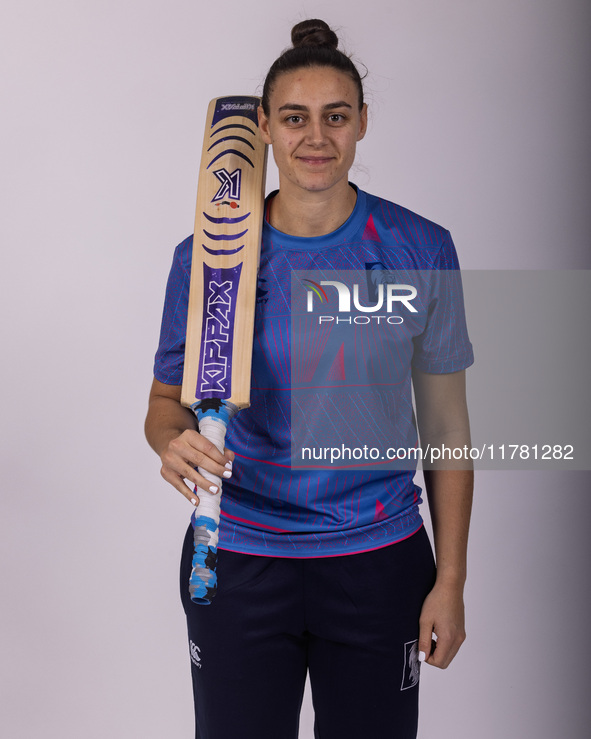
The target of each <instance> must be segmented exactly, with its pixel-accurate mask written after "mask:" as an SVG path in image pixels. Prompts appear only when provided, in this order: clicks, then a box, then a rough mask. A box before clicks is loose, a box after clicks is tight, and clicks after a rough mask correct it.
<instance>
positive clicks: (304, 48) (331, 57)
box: [146, 20, 472, 739]
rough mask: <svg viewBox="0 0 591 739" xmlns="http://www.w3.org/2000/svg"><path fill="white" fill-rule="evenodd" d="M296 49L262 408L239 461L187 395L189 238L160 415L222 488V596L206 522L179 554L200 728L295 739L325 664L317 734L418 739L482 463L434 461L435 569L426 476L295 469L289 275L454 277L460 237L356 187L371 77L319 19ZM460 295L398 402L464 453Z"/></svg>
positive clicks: (254, 409)
mask: <svg viewBox="0 0 591 739" xmlns="http://www.w3.org/2000/svg"><path fill="white" fill-rule="evenodd" d="M292 42H293V48H292V49H289V50H288V51H287V52H285V53H284V54H282V55H281V56H280V57H279V59H278V60H277V61H276V62H275V63H274V64H273V66H272V67H271V69H270V71H269V74H268V76H267V79H266V81H265V85H264V90H263V98H262V104H261V108H260V110H259V125H260V130H261V133H262V136H263V138H264V140H265V142H266V143H268V144H270V145H271V146H272V148H273V155H274V157H275V161H276V163H277V167H278V169H279V183H280V187H279V191H278V192H276V193H273V194H271V195H270V196H269V198H268V199H267V207H266V218H265V224H264V229H263V242H262V249H261V268H260V278H259V279H260V280H261V285H264V288H265V290H266V291H267V294H266V295H265V300H262V301H261V302H260V304H259V305H258V306H257V319H256V327H255V345H254V346H255V349H254V357H253V389H252V395H251V407H250V408H249V409H247V410H245V411H242V412H241V413H240V414H238V416H237V417H236V418H235V419H233V421H232V423H231V426H230V428H229V430H228V435H227V445H228V448H227V449H226V450H225V453H224V454H223V455H222V454H221V453H219V452H218V451H217V450H216V449H215V448H214V447H213V445H212V444H211V443H209V442H208V441H207V440H205V439H204V438H203V437H202V436H200V434H199V433H198V431H197V429H196V423H195V419H194V417H193V415H192V414H191V413H190V412H189V411H187V410H186V409H184V408H182V407H181V405H180V402H179V400H180V383H181V379H182V351H183V341H184V326H183V324H182V313H183V311H184V310H186V289H187V283H188V280H187V276H188V269H189V267H190V253H191V249H190V247H191V239H187V240H186V241H185V242H183V243H182V244H181V245H179V247H177V251H176V253H175V261H174V264H173V268H172V272H171V278H170V280H169V286H168V291H167V302H166V306H165V312H164V319H163V328H162V334H161V343H160V347H159V350H158V354H157V358H156V366H155V379H154V384H153V387H152V391H151V395H150V405H149V411H148V417H147V421H146V434H147V438H148V441H149V442H150V444H151V446H152V447H153V448H154V449H155V451H156V452H157V454H158V455H159V456H160V457H161V460H162V475H163V477H164V478H165V480H167V481H168V482H169V483H170V484H171V485H173V486H174V487H175V488H176V489H177V490H179V491H180V492H181V493H182V494H183V495H185V497H187V498H188V499H189V500H194V499H195V493H194V492H192V491H191V490H190V489H189V488H188V487H187V486H186V484H185V483H184V479H187V480H189V481H190V482H192V483H194V484H195V485H197V486H199V485H205V483H206V481H205V480H204V479H203V478H202V477H201V475H200V474H199V472H198V471H196V469H195V468H196V467H198V466H200V467H202V468H204V469H206V470H208V471H209V472H212V473H214V474H216V475H218V476H220V477H223V478H224V480H225V482H224V496H223V503H222V521H221V526H220V531H221V533H220V545H219V546H220V549H219V553H218V554H219V558H218V583H219V585H218V592H217V595H216V598H215V600H214V602H213V604H212V605H211V607H209V608H204V607H203V606H198V605H195V604H193V603H191V602H190V600H189V597H188V592H187V582H188V576H189V571H190V560H191V550H192V533H191V528H189V531H188V532H187V537H186V539H185V545H184V549H183V557H182V563H181V593H182V599H183V605H184V608H185V612H186V615H187V624H188V631H189V642H190V654H191V661H192V675H193V689H194V698H195V713H196V736H197V737H200V739H250V737H252V738H253V739H254V737H256V738H257V739H265V738H268V739H283V738H285V739H288V738H289V739H296V737H297V732H298V728H297V727H298V717H299V710H300V706H301V700H302V694H303V690H304V683H305V678H306V673H307V672H308V671H309V675H310V682H311V687H312V693H313V700H314V709H315V722H316V724H315V725H316V736H317V737H320V738H321V739H346V738H347V737H351V738H353V737H360V736H363V737H368V738H371V739H381V737H383V738H384V739H386V738H388V739H395V738H397V739H408V738H409V737H415V736H416V731H417V716H418V683H419V662H420V661H426V662H427V663H429V664H432V665H434V666H437V667H442V668H444V667H447V665H448V664H449V663H450V661H451V660H452V659H453V657H454V655H455V653H456V652H457V650H458V648H459V646H460V644H461V642H462V641H463V639H464V616H463V600H462V591H463V584H464V580H465V572H466V563H465V559H466V542H467V533H468V522H469V514H470V503H471V494H472V477H471V473H470V472H469V471H464V470H461V469H454V470H433V471H431V472H427V473H425V479H426V483H427V493H428V496H429V502H430V510H431V516H432V519H433V527H434V535H435V550H436V558H437V570H435V565H434V561H433V555H432V551H431V548H430V544H429V541H428V538H427V536H426V534H425V531H424V529H423V527H422V521H421V518H420V515H419V512H418V504H419V502H420V497H419V494H420V489H419V488H418V487H417V486H416V485H415V484H414V482H413V476H414V471H412V470H410V471H409V470H398V471H378V472H371V473H369V472H362V473H360V472H355V471H350V470H331V469H328V470H327V469H322V470H316V471H314V470H309V471H305V470H297V471H296V470H292V469H290V422H289V417H290V378H289V367H290V362H289V356H290V354H289V337H290V331H289V320H290V319H289V315H290V314H289V312H290V298H289V295H290V279H291V274H292V272H293V271H294V270H323V271H326V270H334V269H347V270H349V269H357V270H359V269H360V270H375V269H376V266H378V267H379V268H380V269H381V270H383V272H384V273H386V274H387V273H388V271H389V270H396V269H404V270H433V269H435V270H442V269H443V270H448V269H455V268H457V259H456V255H455V250H454V247H453V244H452V242H451V238H450V236H449V233H448V232H447V231H445V230H444V229H442V228H440V227H439V226H436V225H435V224H433V223H431V222H429V221H427V220H426V219H423V218H421V217H420V216H417V215H416V214H413V213H411V212H410V211H408V210H406V209H404V208H401V207H399V206H396V205H394V204H393V203H388V202H387V201H385V200H382V199H379V198H376V197H374V196H371V195H368V194H367V193H364V192H362V191H361V190H359V189H358V188H356V187H355V186H353V185H351V184H350V183H349V181H348V174H349V169H350V167H351V165H352V164H353V161H354V158H355V149H356V144H357V142H358V141H360V140H361V139H362V138H363V137H364V136H365V133H366V128H367V107H366V105H365V103H364V102H363V88H362V83H361V79H360V76H359V73H358V71H357V69H356V68H355V66H354V65H353V63H352V62H351V61H350V59H349V58H348V57H346V56H345V55H343V54H342V53H341V52H340V51H338V49H337V46H338V39H337V37H336V35H335V34H334V33H333V32H332V31H331V30H330V29H329V27H328V26H327V25H326V24H325V23H324V22H322V21H318V20H310V21H304V22H302V23H299V24H298V25H296V26H295V27H294V29H293V30H292ZM374 278H375V275H374ZM374 282H375V279H374ZM378 282H379V280H378ZM443 303H444V299H443V298H441V297H439V298H438V300H433V301H432V303H430V306H431V307H433V306H437V305H439V306H440V307H439V308H437V307H435V308H433V310H431V309H430V310H429V311H423V313H422V314H421V315H422V317H421V318H417V319H416V320H415V322H414V323H412V322H408V325H410V326H413V327H414V328H413V329H412V330H411V332H410V334H409V335H404V333H402V334H401V336H403V338H402V339H401V344H400V346H399V347H398V349H399V356H406V357H407V361H406V362H405V363H403V366H402V367H401V370H400V371H401V377H400V378H399V382H397V383H396V388H395V389H394V390H392V393H393V395H392V398H391V400H392V408H393V409H398V408H402V409H405V408H406V409H410V408H411V403H410V393H411V374H412V381H413V383H414V388H415V393H416V395H417V410H418V414H419V425H420V429H421V436H422V441H423V443H424V442H425V440H439V441H441V440H443V439H444V440H445V443H446V445H447V446H448V447H456V446H457V447H463V446H464V445H465V444H466V443H468V444H469V433H468V420H467V412H466V405H465V391H464V373H463V370H464V369H465V368H466V367H467V366H469V364H471V362H472V353H471V347H470V344H469V341H468V339H467V336H466V331H465V322H464V320H463V315H462V314H460V315H459V316H458V318H457V320H456V321H455V322H450V321H449V320H444V319H443V318H442V317H441V316H440V313H442V309H441V305H443ZM179 306H180V308H179ZM421 321H422V323H421ZM278 337H279V338H278ZM400 352H401V353H400ZM351 392H353V391H351ZM361 392H365V391H364V390H362V391H361ZM398 412H399V411H398V410H393V413H398ZM401 412H402V414H403V415H402V416H401V417H400V418H398V417H397V418H396V423H395V424H394V427H396V428H398V427H399V424H405V425H406V427H408V428H411V427H412V432H413V433H414V424H413V423H412V418H411V415H412V411H411V410H407V411H401ZM405 412H406V416H405V415H404V413H405ZM415 438H416V437H415ZM392 441H393V443H395V442H396V439H392ZM234 462H235V465H234V464H233V463H234ZM209 484H210V483H207V486H209ZM433 632H434V633H435V634H436V636H437V641H436V642H435V641H433V640H432V633H433Z"/></svg>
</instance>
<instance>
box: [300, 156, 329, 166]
mask: <svg viewBox="0 0 591 739" xmlns="http://www.w3.org/2000/svg"><path fill="white" fill-rule="evenodd" d="M298 159H299V160H300V162H303V163H304V164H309V165H311V166H312V167H314V166H320V165H322V164H328V163H329V162H330V161H332V157H298Z"/></svg>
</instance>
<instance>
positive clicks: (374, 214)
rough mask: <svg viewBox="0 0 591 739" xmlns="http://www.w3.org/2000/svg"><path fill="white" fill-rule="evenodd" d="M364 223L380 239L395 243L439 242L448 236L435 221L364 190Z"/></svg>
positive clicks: (447, 238)
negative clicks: (366, 222) (371, 228)
mask: <svg viewBox="0 0 591 739" xmlns="http://www.w3.org/2000/svg"><path fill="white" fill-rule="evenodd" d="M364 197H365V201H366V214H367V217H368V225H369V226H370V227H371V224H372V223H373V228H374V230H375V232H376V235H377V236H378V238H379V240H380V241H381V242H382V243H387V242H388V241H389V242H392V241H394V242H395V243H397V244H399V245H409V246H411V245H412V246H415V247H420V246H430V247H433V246H436V245H439V246H441V245H442V244H443V243H444V242H446V241H448V240H449V239H450V234H449V231H448V230H447V229H446V228H444V227H443V226H440V225H439V224H437V223H434V222H433V221H431V220H429V219H428V218H425V217H424V216H421V215H419V214H418V213H415V212H414V211H412V210H410V209H409V208H405V207H404V206H402V205H399V204H398V203H394V202H392V201H390V200H386V199H385V198H381V197H378V196H376V195H371V194H370V193H364Z"/></svg>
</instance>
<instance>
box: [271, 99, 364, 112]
mask: <svg viewBox="0 0 591 739" xmlns="http://www.w3.org/2000/svg"><path fill="white" fill-rule="evenodd" d="M335 108H350V109H351V110H352V109H353V106H352V105H350V104H349V103H347V102H345V101H344V100H339V101H338V102H336V103H327V104H326V105H324V106H323V107H322V110H334V109H335ZM282 110H302V111H306V110H308V107H307V106H306V105H299V104H298V103H286V104H285V105H282V106H281V107H280V108H278V111H277V112H278V113H281V111H282Z"/></svg>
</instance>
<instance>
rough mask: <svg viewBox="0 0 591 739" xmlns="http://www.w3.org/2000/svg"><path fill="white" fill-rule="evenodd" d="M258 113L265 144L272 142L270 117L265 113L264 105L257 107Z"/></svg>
mask: <svg viewBox="0 0 591 739" xmlns="http://www.w3.org/2000/svg"><path fill="white" fill-rule="evenodd" d="M257 115H258V117H259V131H260V132H261V138H262V139H263V141H264V142H265V144H271V143H272V141H271V133H270V131H269V119H268V118H267V116H266V115H265V111H264V110H263V106H262V105H259V107H258V108H257Z"/></svg>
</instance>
